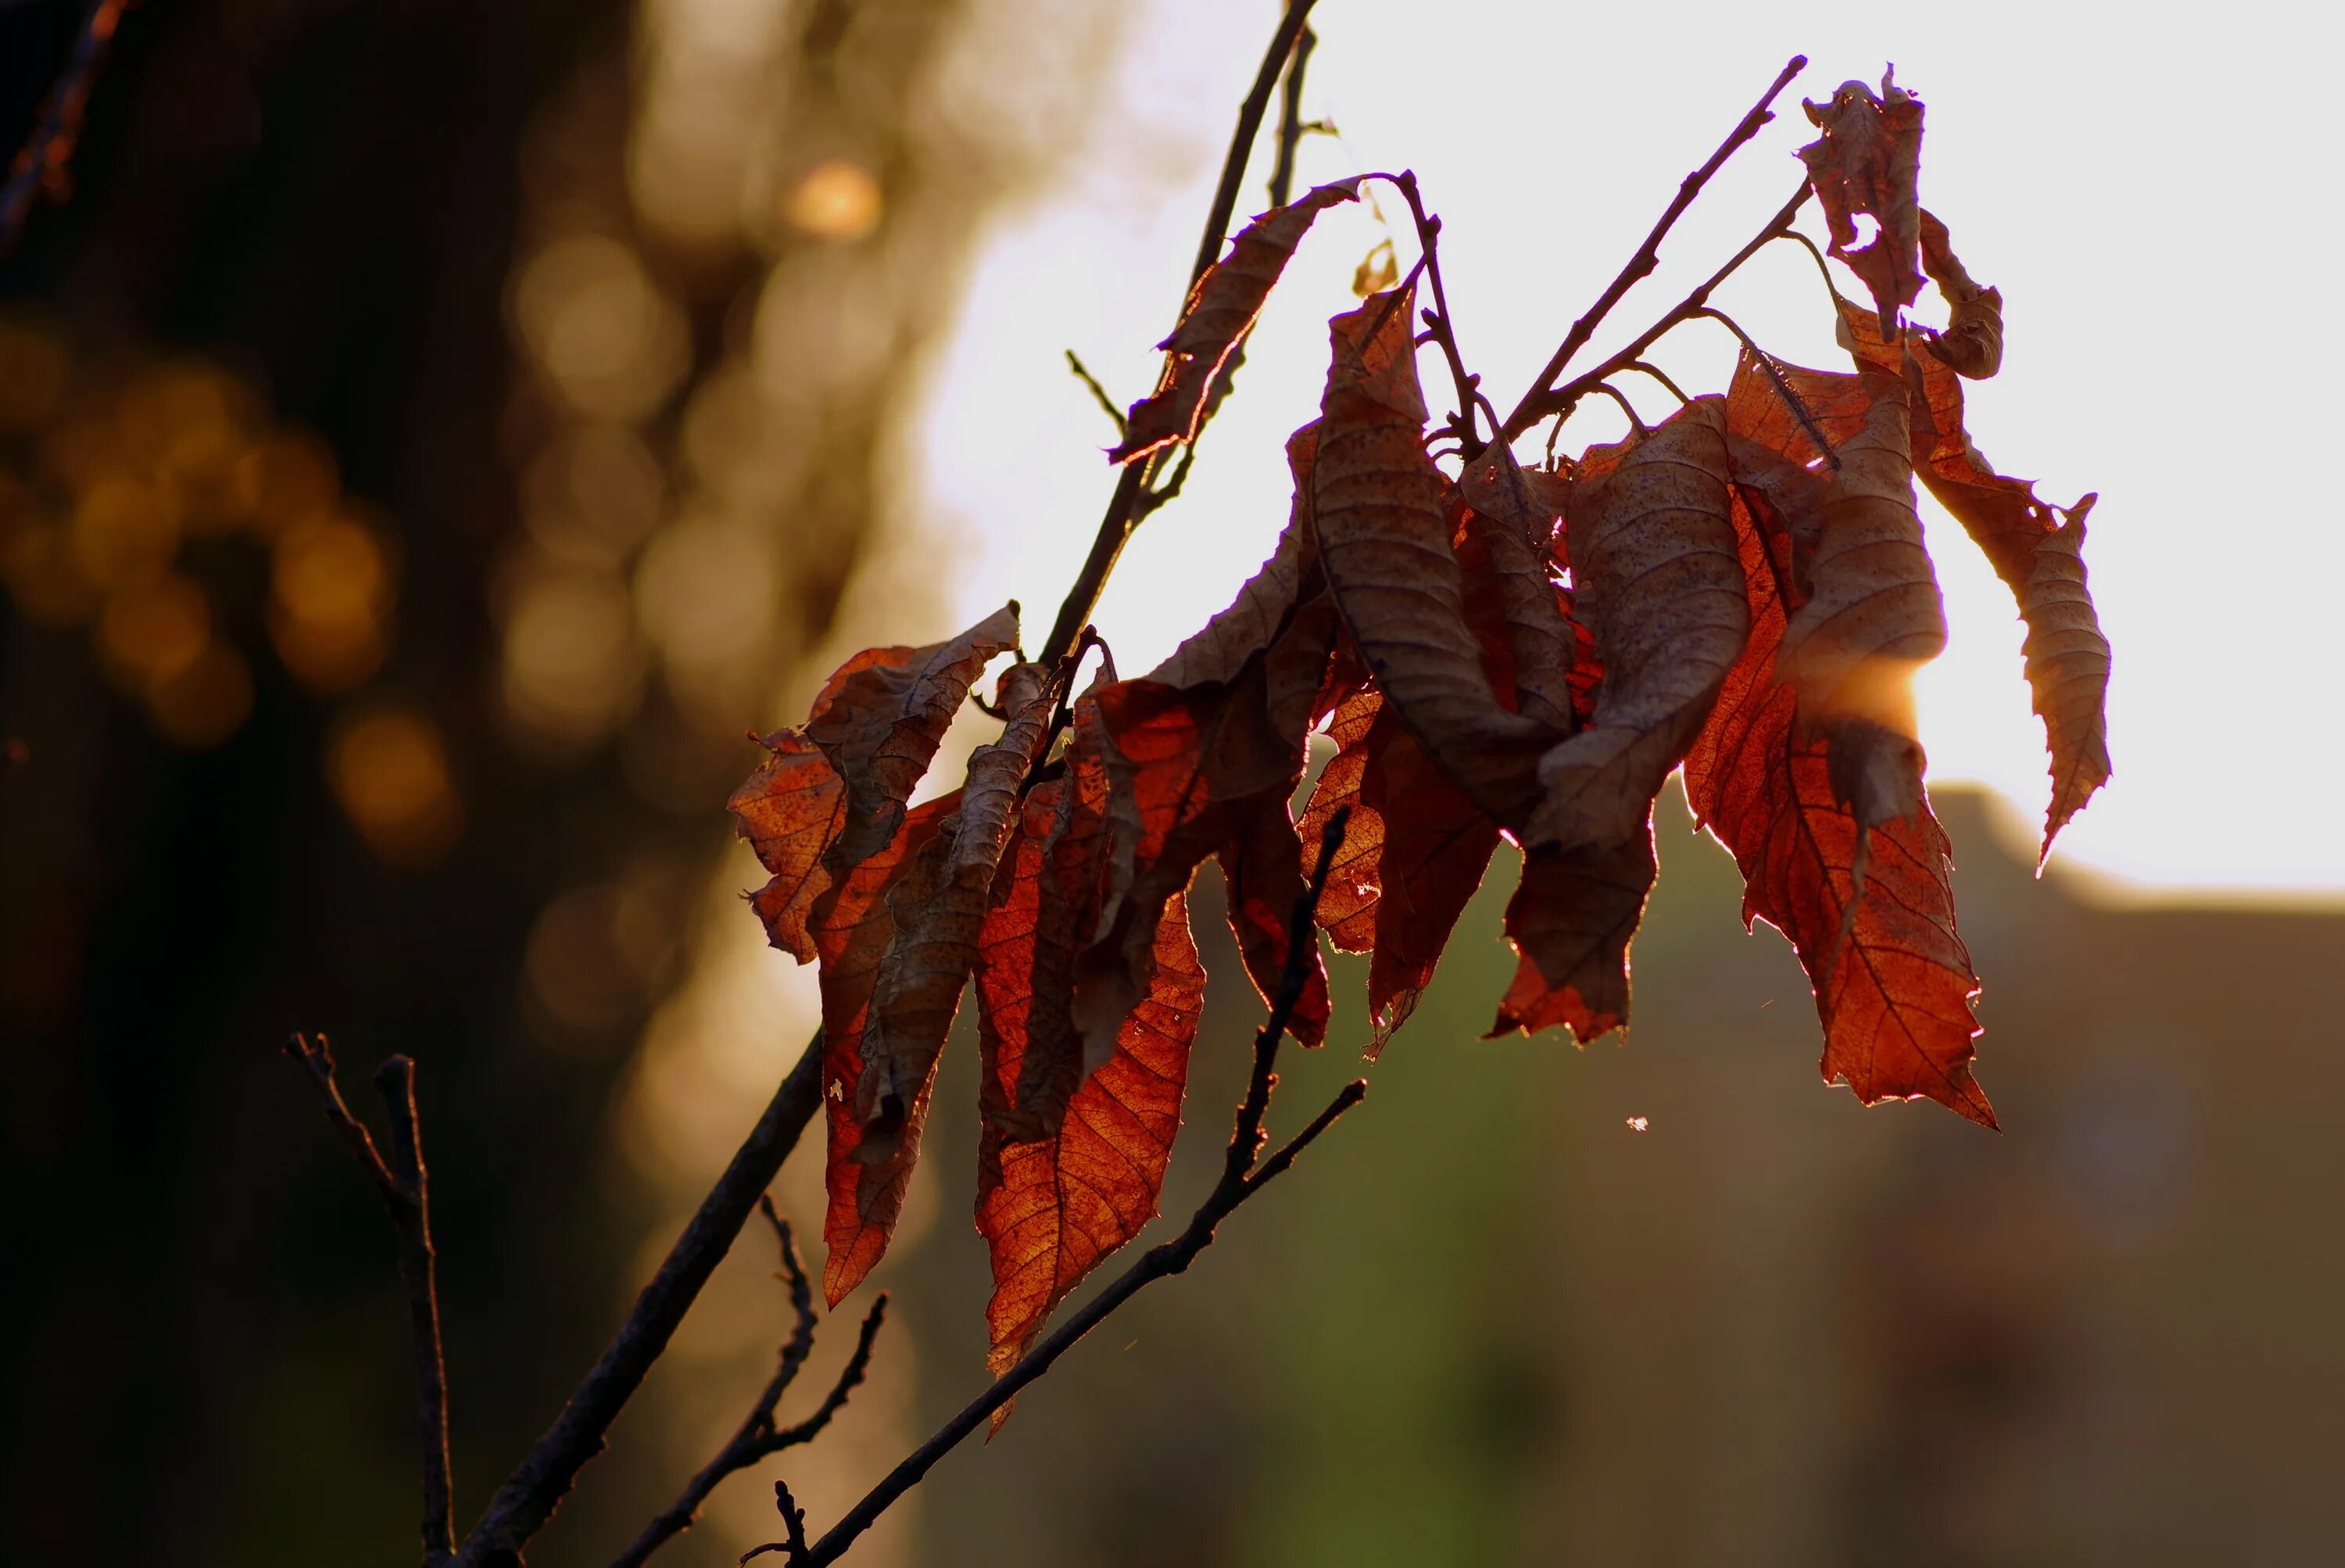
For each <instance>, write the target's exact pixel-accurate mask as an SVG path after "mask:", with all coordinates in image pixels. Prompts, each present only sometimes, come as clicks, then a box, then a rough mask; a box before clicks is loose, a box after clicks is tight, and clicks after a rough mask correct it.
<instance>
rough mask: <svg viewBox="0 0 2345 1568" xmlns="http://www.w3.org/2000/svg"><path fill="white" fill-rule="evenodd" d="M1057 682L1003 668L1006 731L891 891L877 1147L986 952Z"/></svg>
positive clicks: (876, 1012)
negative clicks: (989, 918)
mask: <svg viewBox="0 0 2345 1568" xmlns="http://www.w3.org/2000/svg"><path fill="white" fill-rule="evenodd" d="M1058 686H1059V683H1057V682H1053V681H1050V680H1046V679H1045V678H1044V677H1043V673H1042V670H1041V667H1040V666H1038V665H1030V664H1021V665H1017V666H1013V667H1011V668H1010V671H1009V673H1008V674H1006V675H1004V676H1003V677H1002V679H1001V689H1000V708H1001V709H1002V711H1003V712H1004V713H1005V714H1006V715H1007V721H1006V722H1005V723H1004V725H1003V726H1002V731H1001V737H1000V739H998V740H996V741H994V742H993V743H992V744H991V745H989V746H982V747H980V748H978V749H977V751H976V752H975V753H974V754H972V755H971V756H970V758H969V774H968V778H967V779H966V781H965V782H964V783H963V784H962V786H961V792H960V800H961V804H960V809H959V810H958V811H956V812H955V813H954V814H953V816H952V818H951V819H950V820H949V821H948V822H946V823H945V825H944V826H943V827H942V828H941V829H940V830H939V831H938V833H937V835H936V836H935V837H934V838H933V839H931V840H929V842H928V844H927V845H926V846H924V847H923V848H922V849H921V850H920V852H919V854H918V855H916V856H915V857H914V858H913V861H912V865H911V867H910V869H909V871H907V872H906V873H905V874H904V876H903V877H902V879H901V880H900V881H898V882H897V884H896V885H895V887H894V888H893V889H891V890H890V891H889V892H888V906H889V915H890V918H891V921H892V923H893V925H894V931H893V933H892V934H891V936H890V937H889V940H888V946H887V949H886V951H885V952H883V953H882V954H881V956H880V960H879V972H878V978H877V981H876V983H875V990H874V993H873V994H874V998H875V1000H874V1001H873V1003H872V1006H871V1016H870V1021H869V1023H868V1024H867V1026H866V1028H865V1030H864V1034H863V1045H862V1056H863V1075H862V1078H861V1081H860V1083H859V1084H858V1089H857V1092H856V1112H857V1114H858V1115H859V1116H861V1117H862V1119H863V1128H864V1130H863V1136H864V1145H865V1148H866V1149H867V1151H868V1152H869V1153H870V1154H872V1155H873V1156H875V1157H876V1156H878V1155H880V1154H882V1153H884V1150H885V1145H886V1143H887V1140H888V1138H889V1137H890V1136H892V1135H893V1133H894V1129H895V1128H897V1127H898V1126H900V1125H902V1120H903V1115H904V1111H905V1108H906V1107H908V1106H909V1105H911V1104H912V1102H913V1101H914V1099H915V1098H917V1097H918V1095H919V1093H920V1091H921V1088H922V1086H923V1085H925V1084H928V1083H929V1080H930V1078H931V1077H932V1076H933V1075H934V1074H935V1072H936V1064H937V1054H938V1053H939V1051H941V1050H942V1049H943V1048H944V1043H945V1035H946V1033H947V1032H948V1031H949V1030H950V1029H951V1028H952V1021H953V1014H954V1013H955V1012H956V1011H958V1010H959V1005H960V993H961V989H962V987H963V986H964V985H965V984H966V983H967V982H968V980H969V970H970V969H971V967H973V966H974V965H975V963H976V962H977V947H978V933H979V928H980V926H981V925H982V923H983V922H984V920H985V910H986V901H987V897H988V895H989V894H990V892H991V891H992V888H993V879H994V870H995V868H996V866H997V865H998V864H999V863H1000V859H1001V851H1002V846H1003V845H1004V844H1005V843H1007V842H1008V840H1009V837H1010V828H1011V825H1012V824H1013V823H1014V822H1015V821H1016V820H1017V818H1018V791H1019V789H1020V786H1021V785H1022V784H1023V783H1024V781H1025V779H1026V774H1027V771H1028V769H1030V768H1031V767H1032V766H1033V763H1034V759H1035V758H1036V756H1037V755H1039V754H1040V753H1041V749H1042V747H1043V745H1044V743H1045V742H1046V741H1047V740H1048V739H1049V738H1050V733H1051V708H1053V707H1054V706H1055V705H1056V703H1057V701H1058V697H1059V691H1058Z"/></svg>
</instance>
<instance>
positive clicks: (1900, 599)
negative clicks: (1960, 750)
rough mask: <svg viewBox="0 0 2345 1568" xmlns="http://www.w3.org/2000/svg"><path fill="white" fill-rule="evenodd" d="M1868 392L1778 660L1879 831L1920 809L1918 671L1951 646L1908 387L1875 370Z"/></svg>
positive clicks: (1856, 801) (1804, 718)
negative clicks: (1929, 541) (1921, 508)
mask: <svg viewBox="0 0 2345 1568" xmlns="http://www.w3.org/2000/svg"><path fill="white" fill-rule="evenodd" d="M1746 358H1747V356H1746ZM1860 390H1861V391H1862V392H1863V393H1864V395H1865V396H1866V397H1868V398H1869V399H1870V400H1871V407H1870V408H1869V410H1868V411H1867V412H1866V415H1865V421H1864V423H1863V426H1862V427H1861V428H1859V429H1858V430H1857V431H1856V432H1855V433H1854V434H1853V435H1852V436H1850V437H1849V438H1848V439H1847V440H1846V441H1844V442H1843V443H1839V450H1838V455H1839V457H1840V460H1841V465H1840V467H1839V468H1838V469H1836V470H1833V471H1832V473H1831V477H1830V478H1829V480H1828V481H1827V482H1826V484H1825V485H1824V488H1823V492H1822V495H1821V496H1820V497H1819V498H1818V500H1817V502H1816V504H1815V510H1814V512H1813V513H1812V514H1811V515H1812V519H1813V522H1812V532H1813V535H1814V542H1813V545H1812V550H1811V551H1810V552H1808V553H1807V554H1806V555H1805V561H1804V565H1805V571H1804V574H1803V575H1804V580H1805V582H1806V584H1807V593H1808V598H1807V602H1806V603H1805V604H1803V605H1802V606H1800V608H1799V610H1798V611H1797V612H1796V613H1795V614H1794V615H1792V617H1791V622H1790V625H1789V626H1787V627H1786V628H1785V630H1784V633H1783V640H1782V651H1781V652H1780V653H1779V655H1778V656H1777V667H1778V673H1779V674H1780V675H1781V677H1782V679H1784V680H1785V681H1787V682H1789V683H1790V684H1791V686H1792V689H1793V691H1794V692H1796V693H1797V695H1798V698H1799V718H1800V724H1801V727H1802V730H1803V732H1808V733H1814V732H1819V731H1820V732H1821V733H1822V734H1823V735H1824V737H1825V738H1826V739H1827V742H1828V743H1829V754H1830V757H1831V761H1832V768H1831V775H1832V785H1833V789H1834V790H1835V792H1836V793H1837V794H1838V795H1839V797H1840V798H1841V799H1843V800H1845V801H1848V802H1849V803H1850V804H1852V805H1853V808H1854V809H1855V812H1856V819H1857V821H1858V823H1859V824H1860V825H1861V826H1863V827H1865V828H1876V827H1879V826H1881V825H1882V824H1883V823H1885V822H1888V821H1891V820H1894V819H1896V818H1900V817H1909V816H1912V815H1914V813H1915V812H1916V811H1918V810H1919V809H1921V804H1922V766H1923V759H1922V748H1921V741H1920V740H1919V738H1917V735H1916V719H1915V715H1914V672H1915V671H1917V670H1918V669H1919V668H1920V667H1922V665H1923V664H1924V663H1925V662H1927V661H1928V660H1930V659H1933V658H1935V657H1938V655H1939V654H1940V653H1941V652H1942V651H1944V647H1945V646H1946V617H1945V609H1944V605H1943V604H1942V603H1941V601H1940V599H1939V596H1938V581H1937V575H1936V574H1935V572H1934V570H1933V569H1932V567H1931V565H1930V555H1929V552H1928V551H1927V550H1926V549H1924V547H1923V545H1922V520H1921V517H1920V516H1919V514H1916V513H1915V511H1914V466H1913V460H1912V456H1911V453H1910V450H1909V447H1910V443H1909V440H1908V430H1909V425H1908V419H1907V413H1906V399H1905V388H1904V385H1903V382H1899V381H1895V380H1892V379H1891V378H1889V377H1887V376H1883V375H1880V374H1877V373H1870V372H1868V374H1867V375H1866V376H1865V377H1864V378H1863V385H1862V387H1861V389H1860ZM1801 526H1802V525H1801V524H1798V523H1796V522H1795V523H1794V524H1793V528H1794V532H1795V533H1797V532H1799V531H1800V529H1801Z"/></svg>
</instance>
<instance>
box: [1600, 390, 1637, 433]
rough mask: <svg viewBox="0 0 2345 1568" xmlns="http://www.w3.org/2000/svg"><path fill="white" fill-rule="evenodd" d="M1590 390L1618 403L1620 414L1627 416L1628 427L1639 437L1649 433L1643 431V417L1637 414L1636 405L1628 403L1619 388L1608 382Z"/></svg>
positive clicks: (1626, 396)
mask: <svg viewBox="0 0 2345 1568" xmlns="http://www.w3.org/2000/svg"><path fill="white" fill-rule="evenodd" d="M1592 390H1594V391H1596V392H1602V393H1603V394H1604V395H1605V396H1606V397H1609V398H1610V399H1611V400H1612V401H1613V402H1617V403H1619V405H1620V412H1622V413H1625V414H1627V415H1628V416H1629V425H1630V427H1631V428H1633V429H1634V430H1635V431H1636V433H1638V434H1639V435H1645V434H1649V432H1648V431H1647V430H1646V429H1645V420H1644V416H1643V415H1641V414H1639V412H1637V405H1636V404H1635V403H1632V402H1629V399H1628V395H1627V394H1626V393H1624V392H1621V390H1620V389H1619V387H1616V386H1614V385H1613V384H1612V383H1611V382H1597V383H1596V385H1595V387H1594V388H1593V389H1592Z"/></svg>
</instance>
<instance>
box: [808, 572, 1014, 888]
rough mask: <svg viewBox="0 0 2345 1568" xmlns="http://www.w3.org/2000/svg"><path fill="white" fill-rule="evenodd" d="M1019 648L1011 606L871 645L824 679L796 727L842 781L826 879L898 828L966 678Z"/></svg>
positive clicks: (862, 857) (966, 692) (834, 877)
mask: <svg viewBox="0 0 2345 1568" xmlns="http://www.w3.org/2000/svg"><path fill="white" fill-rule="evenodd" d="M1017 646H1018V606H1017V605H1016V604H1014V603H1013V604H1010V605H1007V606H1003V607H1002V608H1000V609H999V610H996V611H995V612H994V613H993V614H991V615H990V616H986V618H985V619H983V620H981V621H980V622H978V624H977V625H975V626H971V627H970V628H969V630H967V631H965V632H963V633H961V634H960V636H957V637H952V638H949V639H947V640H946V641H944V642H940V643H931V644H930V645H929V646H928V647H917V648H909V647H885V648H868V649H866V650H865V651H864V652H862V653H859V654H857V655H856V656H855V657H853V658H851V659H849V660H848V661H847V663H845V664H844V665H842V666H840V667H839V668H838V672H837V674H835V675H833V676H832V677H830V684H829V685H828V686H827V687H825V688H824V689H823V694H822V697H820V698H819V699H817V701H816V703H815V707H814V713H813V715H812V717H810V718H808V719H807V723H806V728H805V730H804V731H803V733H804V735H805V736H806V738H807V739H808V740H811V741H812V742H814V743H815V745H817V746H818V747H820V748H822V752H823V755H824V756H825V757H827V758H828V759H829V760H830V765H831V767H832V768H834V769H837V772H838V776H839V777H840V779H843V780H845V782H846V787H847V820H846V823H845V825H844V827H843V828H842V829H841V830H840V831H839V834H838V836H837V839H836V840H833V841H832V843H831V845H830V848H829V849H828V850H827V851H826V852H825V853H824V856H823V862H822V863H823V868H824V870H825V871H827V873H828V875H829V878H830V880H831V881H838V880H839V879H840V878H841V877H842V876H843V875H844V874H845V872H846V871H848V868H850V867H853V866H856V865H858V864H860V863H861V862H862V861H863V860H867V859H868V858H869V857H870V856H871V855H873V854H874V853H876V852H877V851H878V850H879V849H880V848H881V847H883V846H884V845H886V844H887V842H888V840H890V839H892V838H893V837H894V836H895V833H896V829H897V827H898V824H899V823H901V822H902V821H903V820H904V802H905V801H906V800H908V799H910V798H911V793H912V789H913V788H914V787H915V786H916V785H918V784H919V781H920V775H922V774H923V773H926V772H927V771H928V769H929V759H932V758H934V757H935V756H936V754H937V746H938V744H939V742H940V741H942V740H943V739H944V733H945V730H946V728H948V727H949V726H950V724H951V723H952V720H953V715H954V714H956V713H958V712H959V710H960V705H961V701H962V699H963V698H965V697H968V696H969V683H970V682H971V681H974V680H975V679H976V678H977V676H978V672H979V671H980V670H982V669H983V668H984V667H985V666H986V664H987V662H988V661H990V659H992V658H993V657H995V656H996V655H999V654H1004V653H1007V652H1009V651H1010V649H1011V648H1014V647H1017Z"/></svg>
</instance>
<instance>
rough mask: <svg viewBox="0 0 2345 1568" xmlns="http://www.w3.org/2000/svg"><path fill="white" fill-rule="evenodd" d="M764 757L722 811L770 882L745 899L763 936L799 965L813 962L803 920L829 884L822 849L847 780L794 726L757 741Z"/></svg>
mask: <svg viewBox="0 0 2345 1568" xmlns="http://www.w3.org/2000/svg"><path fill="white" fill-rule="evenodd" d="M763 744H764V746H765V748H766V759H765V761H763V762H761V763H759V764H758V766H757V770H756V772H755V773H753V774H751V775H750V776H749V778H748V779H747V781H746V782H745V783H744V784H743V785H742V786H741V787H740V788H739V789H736V790H734V791H733V798H732V799H730V800H727V801H726V809H728V810H730V811H731V812H732V813H733V815H734V817H735V818H736V822H737V826H738V828H739V830H740V834H741V837H743V838H745V839H746V840H749V844H750V847H751V848H752V849H754V850H756V851H757V859H758V860H761V861H763V862H764V864H765V867H766V870H767V871H771V872H772V873H773V879H772V880H771V881H768V882H766V885H765V886H764V887H762V888H760V889H758V890H757V891H756V893H754V894H752V895H751V896H750V904H751V906H752V907H753V908H755V909H756V911H757V918H758V919H759V920H761V921H765V924H766V937H767V940H769V941H770V942H773V944H774V945H775V946H776V947H778V948H780V949H781V950H782V951H783V952H787V953H788V954H789V955H790V956H791V957H792V958H795V959H797V961H798V962H800V963H811V962H814V955H815V953H814V938H813V936H812V935H811V933H809V932H807V917H808V916H810V915H811V914H812V913H813V912H814V906H815V901H816V900H817V899H818V898H820V897H821V896H822V892H823V890H824V889H826V888H827V887H828V886H829V885H830V873H829V871H827V870H826V869H825V868H824V866H823V863H822V858H823V854H824V852H825V851H826V850H828V849H829V848H830V846H831V842H832V840H836V839H837V837H838V834H839V830H841V829H842V828H844V827H845V826H846V824H847V784H846V781H845V780H843V779H840V778H839V776H838V770H837V769H835V768H833V767H832V766H831V765H830V759H828V758H827V757H825V756H824V755H823V754H822V748H820V747H818V746H817V745H816V744H815V743H814V742H813V741H811V740H808V739H807V738H806V737H805V736H803V735H800V734H798V733H797V731H795V730H790V729H777V730H776V731H775V732H774V733H773V734H771V735H769V736H767V737H766V738H765V740H764V742H763Z"/></svg>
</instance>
